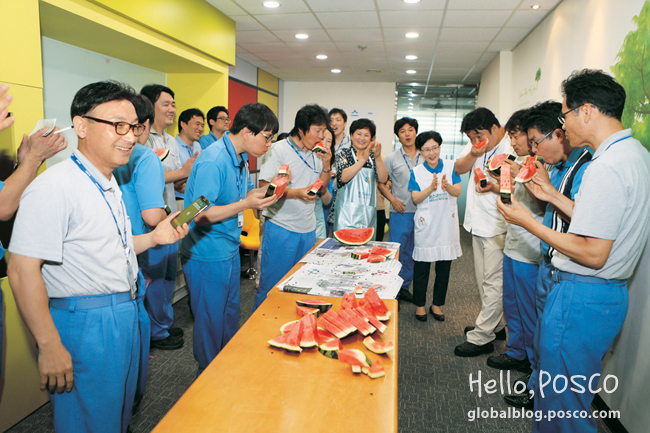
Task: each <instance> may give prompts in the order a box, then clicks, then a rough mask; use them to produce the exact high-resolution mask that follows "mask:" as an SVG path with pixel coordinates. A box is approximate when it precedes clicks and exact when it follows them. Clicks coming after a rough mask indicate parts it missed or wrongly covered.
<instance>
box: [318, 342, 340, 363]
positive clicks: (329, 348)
mask: <svg viewBox="0 0 650 433" xmlns="http://www.w3.org/2000/svg"><path fill="white" fill-rule="evenodd" d="M342 348H343V345H342V344H341V340H339V339H338V338H336V339H334V340H331V341H328V342H327V343H324V344H321V345H320V346H318V351H319V352H320V353H322V354H323V355H325V356H327V357H328V358H332V359H339V357H338V351H339V350H340V349H342Z"/></svg>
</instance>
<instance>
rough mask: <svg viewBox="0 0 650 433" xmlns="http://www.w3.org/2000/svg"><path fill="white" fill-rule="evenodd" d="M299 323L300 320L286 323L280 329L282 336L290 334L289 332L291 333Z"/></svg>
mask: <svg viewBox="0 0 650 433" xmlns="http://www.w3.org/2000/svg"><path fill="white" fill-rule="evenodd" d="M298 322H299V320H292V321H291V322H287V323H285V324H284V325H282V326H281V327H280V332H281V333H282V334H288V333H289V332H291V330H292V329H293V327H294V326H296V323H298Z"/></svg>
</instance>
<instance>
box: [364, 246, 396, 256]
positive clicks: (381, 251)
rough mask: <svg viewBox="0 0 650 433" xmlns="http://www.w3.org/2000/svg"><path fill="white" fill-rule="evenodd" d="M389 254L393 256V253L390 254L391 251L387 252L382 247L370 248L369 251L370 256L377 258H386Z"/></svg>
mask: <svg viewBox="0 0 650 433" xmlns="http://www.w3.org/2000/svg"><path fill="white" fill-rule="evenodd" d="M391 254H393V252H392V251H391V250H387V249H386V248H382V247H377V246H374V247H372V248H371V249H370V255H377V256H386V257H388V256H390V255H391Z"/></svg>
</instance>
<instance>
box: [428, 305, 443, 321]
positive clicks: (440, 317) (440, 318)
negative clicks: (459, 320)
mask: <svg viewBox="0 0 650 433" xmlns="http://www.w3.org/2000/svg"><path fill="white" fill-rule="evenodd" d="M429 313H431V315H432V316H433V318H434V319H436V320H437V321H438V322H444V321H445V315H444V314H436V313H434V312H433V307H429Z"/></svg>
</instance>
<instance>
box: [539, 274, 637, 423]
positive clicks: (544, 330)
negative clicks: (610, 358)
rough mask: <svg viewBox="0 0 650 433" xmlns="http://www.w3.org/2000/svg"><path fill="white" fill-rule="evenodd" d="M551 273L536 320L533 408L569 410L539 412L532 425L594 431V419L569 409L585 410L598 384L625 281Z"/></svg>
mask: <svg viewBox="0 0 650 433" xmlns="http://www.w3.org/2000/svg"><path fill="white" fill-rule="evenodd" d="M557 276H558V278H557V280H559V281H558V282H556V283H555V284H554V285H553V289H552V290H551V292H550V293H549V295H548V299H547V301H546V307H545V309H544V316H543V318H542V323H541V333H540V358H539V371H540V373H539V381H538V389H537V390H535V410H541V411H542V414H549V413H551V412H550V411H555V412H554V413H556V414H557V413H559V412H561V411H562V412H563V413H567V411H570V412H571V414H572V416H571V417H568V416H565V417H556V418H554V419H552V420H549V419H548V417H545V419H543V420H541V421H535V423H534V427H533V431H534V432H543V433H546V432H557V433H560V432H561V433H596V432H597V431H598V428H597V425H596V420H595V419H593V418H592V417H591V416H587V417H584V418H583V417H580V416H578V417H576V416H575V414H576V413H580V412H583V411H584V412H583V413H585V414H591V410H590V407H591V403H592V401H593V399H594V396H595V393H594V392H592V390H596V389H597V388H598V380H599V378H600V377H599V376H600V372H601V371H602V360H603V357H604V356H605V353H606V352H607V350H609V348H610V346H611V345H612V343H613V341H614V338H615V337H616V335H618V333H619V331H620V330H621V327H622V326H623V321H624V320H625V316H626V314H627V308H628V292H627V282H626V281H625V280H609V281H607V280H603V279H600V278H594V277H582V276H580V275H575V274H565V273H561V272H560V273H558V274H557ZM592 378H593V380H592ZM574 381H575V382H574ZM590 381H591V382H592V384H591V387H590V386H589V383H590ZM576 382H577V383H578V384H579V385H580V387H582V392H580V387H579V386H576V385H575V383H576ZM611 387H612V384H611V381H610V388H611ZM572 388H573V389H575V391H574V390H572ZM590 388H591V389H590Z"/></svg>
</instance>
